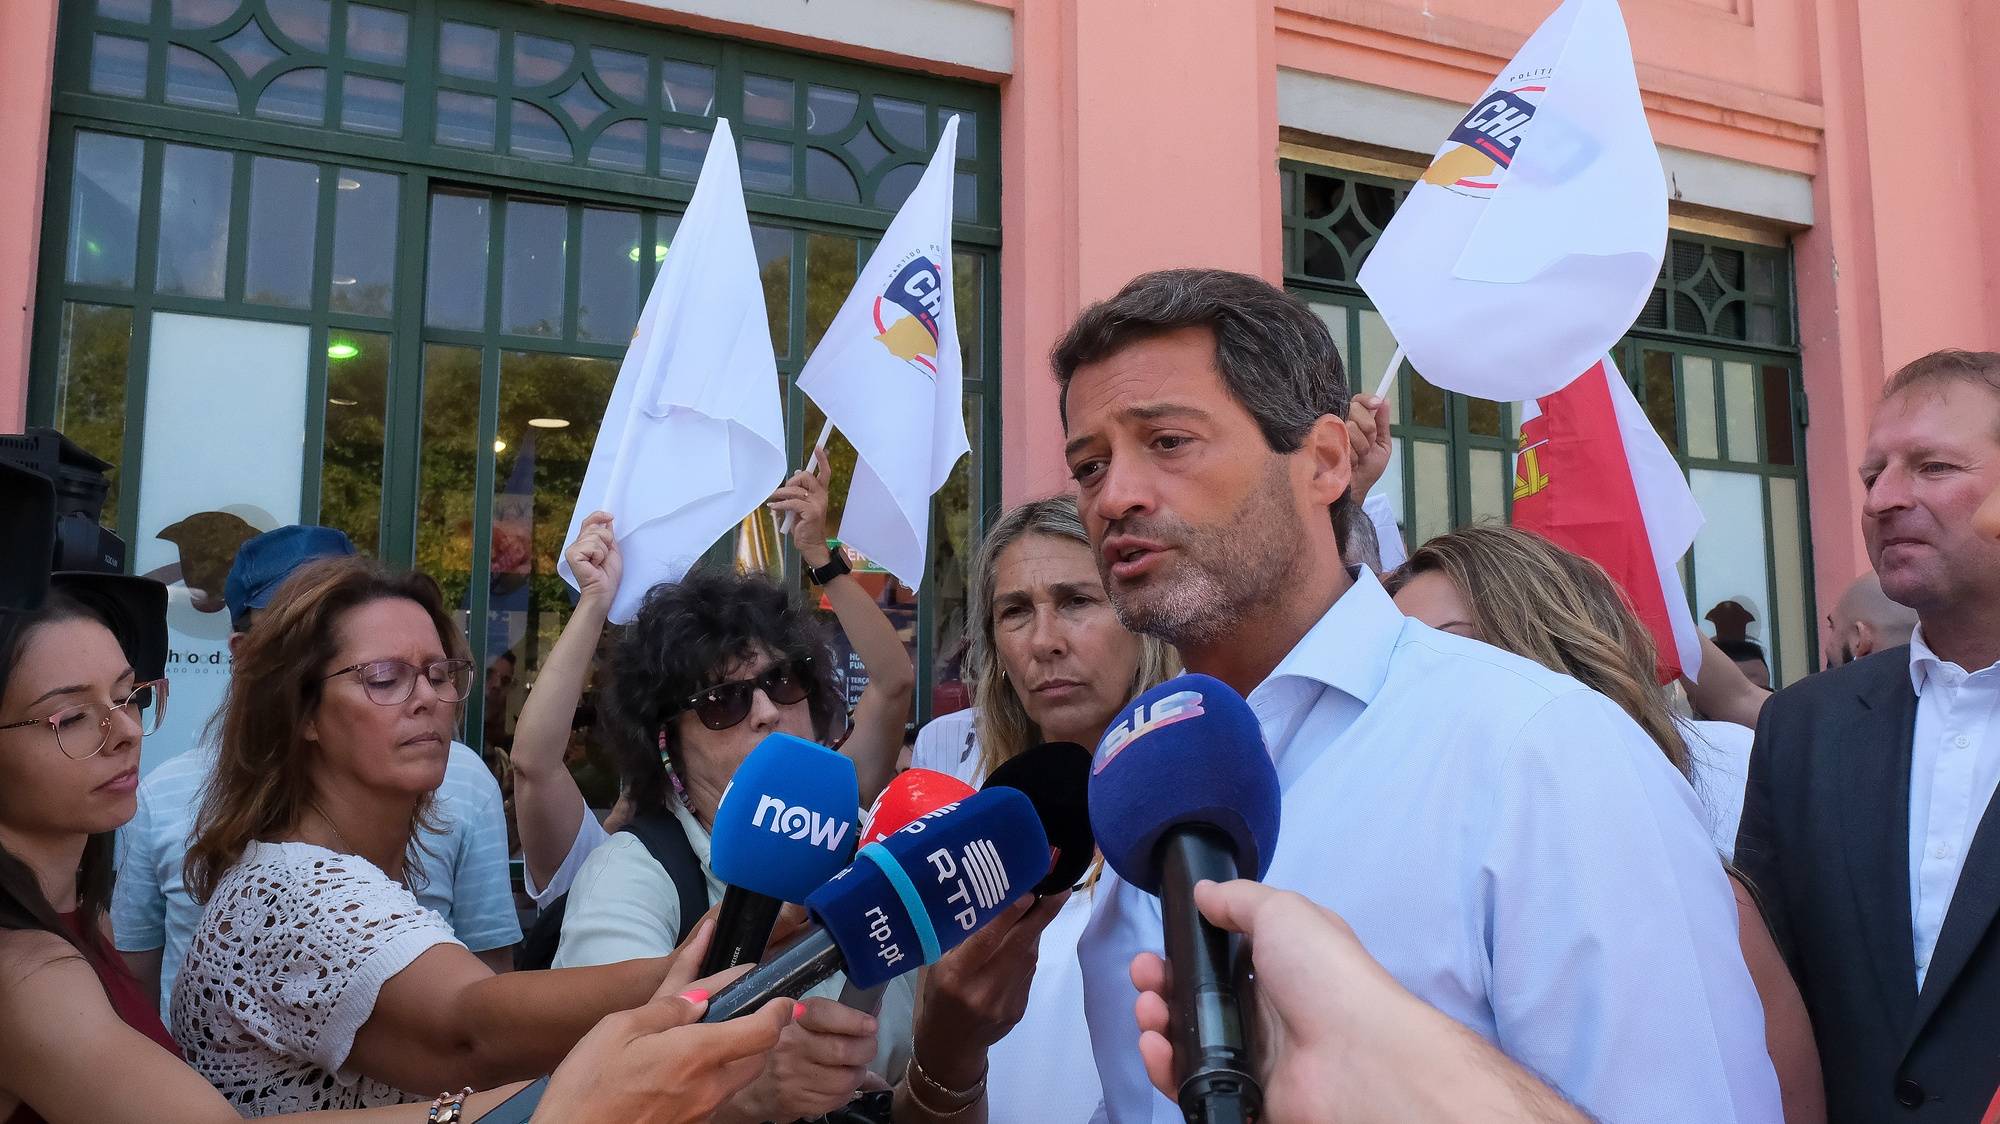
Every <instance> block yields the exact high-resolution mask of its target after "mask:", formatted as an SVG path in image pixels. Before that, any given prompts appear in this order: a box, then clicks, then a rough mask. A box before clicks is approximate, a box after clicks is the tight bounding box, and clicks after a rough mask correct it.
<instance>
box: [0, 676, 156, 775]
mask: <svg viewBox="0 0 2000 1124" xmlns="http://www.w3.org/2000/svg"><path fill="white" fill-rule="evenodd" d="M126 707H131V708H132V711H131V713H132V716H133V718H134V719H136V720H137V721H138V723H139V736H140V737H144V736H146V735H147V734H150V733H152V732H153V731H155V730H157V729H159V728H160V719H162V718H164V717H165V716H166V713H167V681H166V680H164V679H155V680H153V681H151V682H150V683H141V684H139V685H137V686H135V687H133V688H132V693H131V694H129V695H127V696H125V701H124V702H121V703H118V704H117V705H115V706H103V705H100V704H98V703H79V704H78V705H76V706H66V707H63V708H62V709H61V710H58V711H56V712H55V713H54V714H51V715H49V716H48V717H47V718H28V719H24V720H22V721H20V722H9V723H8V724H6V725H5V726H0V730H16V729H19V728H21V727H23V726H47V727H48V728H49V730H50V732H51V733H53V734H55V736H56V748H57V749H60V750H62V753H63V756H64V757H67V758H69V759H70V760H72V761H87V760H89V759H90V758H92V757H95V756H97V755H98V754H99V753H102V752H103V751H104V747H105V746H106V745H108V744H110V742H111V716H112V715H113V714H115V713H117V712H118V711H120V710H123V709H125V708H126Z"/></svg>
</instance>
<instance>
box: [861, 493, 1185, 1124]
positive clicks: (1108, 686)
mask: <svg viewBox="0 0 2000 1124" xmlns="http://www.w3.org/2000/svg"><path fill="white" fill-rule="evenodd" d="M972 585H973V590H974V592H975V595H976V600H975V601H974V603H973V610H972V612H973V620H972V621H971V622H970V626H971V628H970V631H971V633H972V658H973V666H974V675H975V678H976V684H975V686H974V689H973V699H974V702H975V709H974V711H973V713H972V714H971V715H965V716H962V717H951V719H950V720H949V721H944V722H942V724H940V723H933V724H932V726H933V727H937V732H933V731H932V728H931V727H927V728H926V729H925V731H924V732H923V733H921V734H920V735H919V736H918V739H917V747H916V751H915V753H914V755H913V760H912V764H913V765H915V766H917V767H920V768H927V769H936V770H938V771H940V772H946V773H951V774H953V775H955V776H957V777H959V778H960V779H961V780H964V781H966V782H968V783H970V784H973V785H975V786H976V785H978V784H980V783H981V782H983V781H984V780H985V779H986V777H987V775H988V774H990V773H991V772H992V771H993V770H994V769H995V768H996V767H998V766H999V765H1000V764H1001V763H1002V762H1004V761H1007V760H1008V759H1010V758H1012V757H1014V756H1016V755H1017V754H1020V753H1022V752H1023V751H1025V750H1028V749H1031V748H1033V747H1034V746H1036V745H1040V744H1043V743H1047V742H1074V743H1076V744H1077V745H1081V746H1083V747H1084V748H1086V749H1094V748H1095V747H1096V745H1097V741H1098V739H1099V737H1100V736H1101V735H1102V734H1103V733H1104V728H1105V726H1107V725H1109V724H1110V722H1111V719H1112V718H1113V717H1114V716H1115V715H1116V714H1117V713H1118V711H1119V709H1120V708H1121V707H1123V706H1124V705H1125V703H1126V702H1128V701H1129V700H1130V699H1131V698H1132V697H1133V696H1134V695H1136V694H1138V693H1140V692H1141V691H1144V690H1146V689H1147V688H1149V687H1152V686H1155V685H1157V684H1159V683H1162V682H1164V681H1166V680H1167V679H1168V678H1170V677H1171V676H1173V675H1174V674H1175V673H1176V672H1177V671H1178V670H1179V665H1178V661H1177V660H1176V659H1175V658H1174V655H1173V653H1172V650H1171V649H1169V648H1167V647H1166V646H1165V645H1163V644H1161V643H1160V642H1159V641H1157V640H1154V639H1152V638H1150V637H1143V636H1139V635H1136V634H1134V633H1132V632H1130V631H1128V630H1127V629H1126V628H1125V626H1124V625H1122V624H1120V623H1119V621H1118V617H1117V614H1116V613H1114V612H1113V611H1112V609H1111V601H1110V599H1109V598H1108V597H1107V596H1106V595H1105V592H1104V583H1103V581H1102V579H1100V578H1099V576H1098V572H1097V558H1096V554H1095V552H1093V551H1092V550H1091V548H1090V541H1089V539H1088V537H1087V536H1086V535H1085V534H1084V529H1083V522H1082V520H1081V519H1079V518H1078V516H1077V510H1076V501H1075V500H1074V499H1072V498H1070V497H1068V496H1057V497H1053V498H1050V499H1044V500H1035V501H1033V502H1031V503H1026V504H1023V505H1021V506H1019V507H1016V508H1014V509H1013V510H1011V511H1008V512H1006V513H1005V514H1004V515H1002V516H1001V517H1000V519H999V520H998V521H997V522H995V523H994V525H993V527H992V529H991V530H989V531H988V532H987V534H986V539H985V541H984V542H983V543H981V544H980V548H979V553H978V557H977V558H976V559H975V560H974V564H973V577H972ZM925 735H929V736H928V737H926V736H925ZM1089 916H1090V900H1089V890H1088V889H1087V888H1086V889H1083V890H1079V891H1076V892H1075V893H1074V894H1057V895H1053V896H1051V897H1048V898H1043V899H1041V900H1039V901H1029V900H1024V901H1023V902H1021V903H1018V904H1016V905H1015V907H1014V909H1013V910H1012V911H1011V912H1010V913H1009V914H1007V915H1003V916H1002V917H1001V918H1000V919H999V920H998V921H996V922H994V923H993V924H992V925H990V926H988V927H987V928H986V929H984V930H982V931H981V932H979V933H977V934H975V935H974V936H973V937H972V938H971V939H970V940H968V941H966V943H965V944H964V945H962V946H960V947H959V948H958V949H957V950H956V951H954V952H953V953H952V954H951V955H949V956H946V957H945V958H944V959H943V960H941V961H939V962H938V963H937V964H936V965H935V966H933V967H931V968H929V969H927V970H926V973H925V976H924V978H923V981H922V983H921V984H920V999H919V1001H918V1007H917V1016H916V1022H915V1044H914V1053H913V1055H912V1060H911V1063H910V1068H909V1072H908V1074H907V1075H906V1076H905V1079H904V1082H903V1084H902V1086H900V1087H899V1088H898V1089H897V1092H896V1119H897V1120H898V1121H927V1120H934V1119H936V1120H943V1119H950V1120H952V1121H953V1122H954V1124H966V1122H967V1121H968V1120H970V1119H974V1117H973V1113H974V1112H975V1111H977V1112H981V1113H983V1114H984V1118H985V1119H987V1120H991V1121H1017V1120H1021V1121H1025V1120H1034V1121H1037V1122H1047V1124H1065V1122H1068V1121H1076V1122H1079V1124H1080V1122H1082V1121H1085V1120H1088V1119H1090V1115H1091V1113H1092V1111H1093V1110H1094V1109H1095V1108H1096V1107H1097V1101H1098V1095H1099V1092H1098V1084H1097V1069H1096V1065H1095V1063H1094V1061H1093V1060H1092V1055H1091V1052H1090V1036H1089V1033H1088V1030H1087V1028H1086V1027H1085V1025H1084V1021H1083V980H1082V976H1081V972H1080V969H1079V968H1078V967H1077V961H1076V941H1077V938H1078V936H1080V935H1081V934H1082V932H1083V925H1084V922H1085V921H1087V920H1088V919H1089Z"/></svg>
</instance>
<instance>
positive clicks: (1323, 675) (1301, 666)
mask: <svg viewBox="0 0 2000 1124" xmlns="http://www.w3.org/2000/svg"><path fill="white" fill-rule="evenodd" d="M1347 573H1348V576H1349V577H1350V578H1352V579H1353V581H1354V584H1353V585H1351V586H1349V587H1348V588H1347V592H1345V593H1343V594H1341V595H1340V597H1339V599H1338V600H1336V601H1334V603H1333V604H1332V606H1330V607H1329V608H1328V609H1327V611H1326V612H1325V613H1324V614H1323V615H1322V616H1321V617H1320V618H1319V620H1318V621H1317V622H1316V623H1315V624H1314V625H1313V626H1312V627H1311V628H1310V629H1308V630H1306V634H1305V635H1304V636H1302V637H1300V638H1299V642H1298V643H1297V644H1295V645H1293V646H1292V650H1291V651H1289V652H1287V653H1285V658H1284V659H1282V660H1279V661H1278V666H1277V667H1275V668H1273V669H1272V671H1271V674H1270V675H1268V676H1266V677H1265V678H1264V682H1263V683H1261V684H1259V685H1258V686H1259V687H1262V686H1264V685H1266V684H1270V683H1275V682H1277V681H1279V680H1281V679H1287V678H1297V679H1308V680H1311V681H1313V682H1315V683H1323V684H1325V685H1326V686H1328V687H1332V688H1333V689H1335V690H1337V691H1342V692H1344V693H1346V694H1348V695H1351V696H1353V697H1354V698H1355V699H1356V700H1358V701H1360V702H1361V703H1362V704H1363V705H1366V704H1368V703H1370V702H1373V701H1374V700H1375V695H1376V693H1377V692H1379V691H1380V690H1381V689H1382V683H1383V681H1384V680H1386V679H1388V677H1389V659H1390V657H1391V656H1392V655H1393V654H1394V653H1395V651H1396V642H1397V640H1398V639H1400V638H1401V637H1402V635H1403V628H1404V626H1405V625H1406V624H1407V623H1408V618H1407V617H1405V616H1403V613H1402V611H1401V610H1400V609H1398V608H1396V603H1395V602H1394V601H1391V600H1390V599H1389V594H1388V592H1387V591H1386V590H1384V589H1383V588H1382V583H1381V582H1380V581H1378V580H1376V577H1375V575H1374V573H1373V572H1372V571H1370V570H1369V569H1368V568H1367V567H1366V566H1354V567H1350V568H1349V569H1348V571H1347Z"/></svg>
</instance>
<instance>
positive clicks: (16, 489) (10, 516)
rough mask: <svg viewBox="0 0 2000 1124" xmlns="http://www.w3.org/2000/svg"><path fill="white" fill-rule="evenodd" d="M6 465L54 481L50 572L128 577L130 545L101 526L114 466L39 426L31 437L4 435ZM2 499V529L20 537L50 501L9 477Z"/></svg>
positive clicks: (0, 440) (1, 459) (0, 459)
mask: <svg viewBox="0 0 2000 1124" xmlns="http://www.w3.org/2000/svg"><path fill="white" fill-rule="evenodd" d="M0 464H7V465H12V466H14V467H16V468H24V469H27V470H28V471H29V472H33V473H37V474H39V475H41V476H44V477H46V478H47V479H48V481H49V483H50V484H51V485H53V486H54V489H55V517H56V522H55V548H54V550H53V552H52V554H51V556H50V558H49V560H48V562H49V567H48V568H49V570H50V571H51V572H55V571H71V572H87V573H98V574H122V573H124V572H125V540H124V539H121V538H119V537H118V536H117V535H116V534H115V533H113V532H112V531H110V530H107V529H106V528H104V527H103V526H101V525H100V524H99V523H98V520H99V519H100V518H102V517H103V514H104V498H105V496H106V495H107V494H109V493H110V491H111V478H110V476H109V475H107V474H108V473H109V472H110V470H111V464H110V463H109V462H108V461H103V460H100V459H98V458H97V457H94V456H92V455H91V454H89V453H87V452H85V451H84V449H83V447H82V446H80V445H78V444H77V443H76V442H74V441H71V440H70V439H69V438H67V437H64V436H63V435H62V434H60V433H57V432H56V431H55V430H53V429H47V428H44V427H39V426H38V427H35V428H33V429H30V430H28V431H27V432H26V433H6V434H0ZM0 479H4V481H5V483H6V485H7V486H6V488H5V491H4V494H0V504H4V509H0V526H4V527H5V529H6V530H7V531H8V532H9V533H10V535H11V534H12V533H14V532H15V531H16V530H17V529H18V528H20V527H22V526H23V523H22V522H21V521H22V520H35V519H38V518H39V517H40V513H39V512H38V511H35V510H30V509H31V508H40V507H41V505H42V504H43V503H44V502H45V500H44V499H43V498H42V496H41V495H37V494H36V493H38V492H39V491H40V489H38V488H35V487H32V486H27V485H23V484H20V483H17V480H18V478H17V477H15V476H13V475H12V474H9V475H7V476H6V477H4V478H0Z"/></svg>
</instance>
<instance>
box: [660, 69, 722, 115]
mask: <svg viewBox="0 0 2000 1124" xmlns="http://www.w3.org/2000/svg"><path fill="white" fill-rule="evenodd" d="M660 86H661V94H662V95H663V97H664V98H665V101H666V106H667V110H668V112H671V113H685V114H689V115H690V116H694V117H712V116H714V115H715V68H714V67H712V66H704V65H703V64H701V63H698V62H685V61H683V60H681V59H667V60H665V61H663V62H661V63H660Z"/></svg>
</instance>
